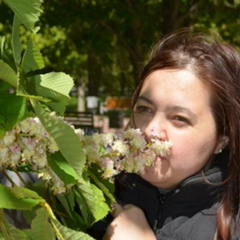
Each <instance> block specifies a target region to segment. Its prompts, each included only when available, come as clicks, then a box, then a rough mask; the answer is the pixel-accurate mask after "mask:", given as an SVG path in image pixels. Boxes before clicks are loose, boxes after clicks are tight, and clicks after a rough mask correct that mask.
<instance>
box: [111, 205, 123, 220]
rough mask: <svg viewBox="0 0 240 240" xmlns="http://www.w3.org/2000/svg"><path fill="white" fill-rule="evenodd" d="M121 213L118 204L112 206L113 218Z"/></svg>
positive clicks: (120, 207) (121, 209)
mask: <svg viewBox="0 0 240 240" xmlns="http://www.w3.org/2000/svg"><path fill="white" fill-rule="evenodd" d="M123 211H124V208H123V207H122V206H121V205H120V204H118V203H115V204H113V206H112V216H113V217H114V218H116V217H117V216H118V215H119V214H120V213H121V212H123Z"/></svg>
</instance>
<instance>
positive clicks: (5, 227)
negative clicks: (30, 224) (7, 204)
mask: <svg viewBox="0 0 240 240" xmlns="http://www.w3.org/2000/svg"><path fill="white" fill-rule="evenodd" d="M0 230H1V231H0V239H4V240H15V239H21V240H30V238H28V237H27V235H26V234H25V233H24V232H23V231H21V230H19V229H17V228H15V227H14V226H13V225H11V224H10V223H9V222H8V221H7V219H6V217H5V215H4V213H3V211H0Z"/></svg>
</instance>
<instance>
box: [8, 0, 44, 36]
mask: <svg viewBox="0 0 240 240" xmlns="http://www.w3.org/2000/svg"><path fill="white" fill-rule="evenodd" d="M5 2H6V3H7V5H8V6H9V7H10V8H11V9H12V11H13V12H14V13H15V15H16V16H17V17H18V18H19V20H20V21H21V23H22V24H24V25H25V27H26V28H27V29H28V30H29V31H30V32H32V33H36V32H37V31H38V28H36V27H35V24H36V22H37V21H39V16H40V15H41V13H42V10H41V3H42V0H31V1H29V0H21V1H19V0H5Z"/></svg>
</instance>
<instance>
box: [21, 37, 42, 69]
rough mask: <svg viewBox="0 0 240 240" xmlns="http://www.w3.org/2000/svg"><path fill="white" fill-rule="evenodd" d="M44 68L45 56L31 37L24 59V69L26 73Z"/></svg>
mask: <svg viewBox="0 0 240 240" xmlns="http://www.w3.org/2000/svg"><path fill="white" fill-rule="evenodd" d="M42 68H44V61H43V57H42V55H41V53H40V50H39V49H38V47H37V45H36V44H35V43H34V42H33V41H32V39H30V40H29V41H28V45H27V49H26V51H25V53H24V55H23V59H22V69H23V70H24V72H25V73H28V72H30V71H35V70H38V69H42Z"/></svg>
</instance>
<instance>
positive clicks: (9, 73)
mask: <svg viewBox="0 0 240 240" xmlns="http://www.w3.org/2000/svg"><path fill="white" fill-rule="evenodd" d="M0 69H1V71H0V79H1V80H2V81H4V82H6V83H8V84H10V85H11V86H13V87H17V74H16V72H15V71H14V70H13V69H12V68H11V67H10V66H9V65H8V64H6V63H5V62H3V61H2V60H0Z"/></svg>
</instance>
